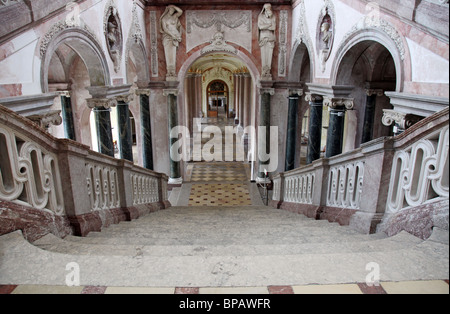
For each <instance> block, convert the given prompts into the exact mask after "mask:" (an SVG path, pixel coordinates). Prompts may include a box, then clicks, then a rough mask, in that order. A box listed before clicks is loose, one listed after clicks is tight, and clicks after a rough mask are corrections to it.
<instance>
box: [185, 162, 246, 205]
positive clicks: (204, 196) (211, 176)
mask: <svg viewBox="0 0 450 314" xmlns="http://www.w3.org/2000/svg"><path fill="white" fill-rule="evenodd" d="M247 168H248V165H246V164H244V163H238V162H213V163H195V164H191V165H190V167H188V174H189V176H190V179H189V180H188V181H190V182H192V183H193V184H192V188H191V194H190V196H189V206H246V205H252V200H251V197H250V191H249V187H248V181H249V180H248V176H247V172H248V171H247Z"/></svg>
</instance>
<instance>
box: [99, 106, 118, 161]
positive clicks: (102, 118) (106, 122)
mask: <svg viewBox="0 0 450 314" xmlns="http://www.w3.org/2000/svg"><path fill="white" fill-rule="evenodd" d="M94 114H95V124H96V127H97V139H98V151H99V152H100V153H102V154H104V155H107V156H110V157H114V143H113V136H112V130H111V109H110V108H109V107H104V106H103V107H95V108H94Z"/></svg>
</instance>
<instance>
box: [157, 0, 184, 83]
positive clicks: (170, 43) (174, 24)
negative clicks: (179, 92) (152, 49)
mask: <svg viewBox="0 0 450 314" xmlns="http://www.w3.org/2000/svg"><path fill="white" fill-rule="evenodd" d="M182 14H183V11H182V10H181V9H180V8H178V7H176V6H174V5H169V6H168V7H167V8H166V11H165V12H164V14H163V15H162V16H161V21H160V23H161V33H162V34H163V45H164V52H165V55H166V64H167V76H168V77H172V78H173V77H176V57H177V49H178V46H179V44H180V42H181V23H180V16H181V15H182Z"/></svg>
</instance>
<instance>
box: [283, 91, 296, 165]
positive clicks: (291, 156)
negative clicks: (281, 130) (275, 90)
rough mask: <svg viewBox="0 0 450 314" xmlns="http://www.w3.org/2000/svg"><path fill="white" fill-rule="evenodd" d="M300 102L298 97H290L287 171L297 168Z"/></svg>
mask: <svg viewBox="0 0 450 314" xmlns="http://www.w3.org/2000/svg"><path fill="white" fill-rule="evenodd" d="M298 100H299V97H298V96H290V97H289V109H288V127H287V138H286V164H285V171H290V170H293V169H294V168H295V150H296V147H295V144H296V142H297V125H298V117H297V115H298Z"/></svg>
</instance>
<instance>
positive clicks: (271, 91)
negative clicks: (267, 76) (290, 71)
mask: <svg viewBox="0 0 450 314" xmlns="http://www.w3.org/2000/svg"><path fill="white" fill-rule="evenodd" d="M259 92H260V93H261V95H262V94H269V95H271V96H273V95H275V88H261V89H260V90H259Z"/></svg>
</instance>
